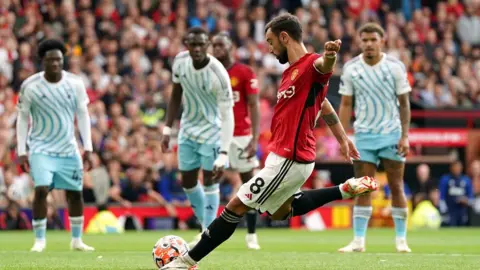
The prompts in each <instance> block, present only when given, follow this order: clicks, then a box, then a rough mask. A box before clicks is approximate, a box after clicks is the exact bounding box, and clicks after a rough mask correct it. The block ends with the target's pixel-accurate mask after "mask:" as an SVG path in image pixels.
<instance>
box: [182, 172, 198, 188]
mask: <svg viewBox="0 0 480 270" xmlns="http://www.w3.org/2000/svg"><path fill="white" fill-rule="evenodd" d="M197 183H198V169H195V170H192V171H182V187H183V188H186V189H190V188H193V187H195V186H196V185H197Z"/></svg>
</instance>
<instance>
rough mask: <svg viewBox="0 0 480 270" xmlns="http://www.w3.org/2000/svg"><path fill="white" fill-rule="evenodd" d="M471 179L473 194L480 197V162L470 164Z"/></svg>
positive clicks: (475, 161)
mask: <svg viewBox="0 0 480 270" xmlns="http://www.w3.org/2000/svg"><path fill="white" fill-rule="evenodd" d="M469 171H470V173H469V174H470V177H471V179H472V185H473V194H474V195H475V196H476V197H480V160H478V159H477V160H474V161H472V163H470V170H469Z"/></svg>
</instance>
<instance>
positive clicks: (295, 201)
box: [161, 177, 378, 270]
mask: <svg viewBox="0 0 480 270" xmlns="http://www.w3.org/2000/svg"><path fill="white" fill-rule="evenodd" d="M377 188H378V187H377V183H376V182H375V180H374V179H373V178H370V177H361V178H351V179H348V180H347V181H346V182H345V183H344V184H341V185H339V186H336V187H331V188H325V189H316V190H309V191H306V192H305V193H304V194H303V196H301V197H299V198H294V197H291V198H290V199H288V200H287V201H286V202H285V203H283V204H282V206H280V208H279V209H278V210H277V211H275V213H274V214H273V215H272V219H285V218H289V217H291V216H299V215H303V214H306V213H308V212H310V211H311V210H313V209H316V208H318V207H320V206H322V205H323V204H326V203H328V202H331V201H334V200H338V199H342V198H351V197H355V196H358V195H361V194H364V193H368V192H371V191H374V190H376V189H377ZM248 210H250V208H249V207H248V206H246V205H245V204H244V203H243V202H242V201H241V200H240V199H239V198H238V196H235V198H233V199H232V200H231V201H230V202H229V203H228V204H227V206H226V208H225V210H224V211H223V212H222V214H221V215H220V217H218V218H217V219H215V220H214V221H213V222H212V224H211V225H210V226H209V227H208V228H207V229H206V230H205V231H204V232H203V234H202V239H201V240H200V242H198V244H197V245H196V246H195V247H194V248H193V249H191V250H190V251H189V252H188V254H187V255H185V256H183V257H179V258H178V259H176V260H174V261H173V262H171V263H169V264H167V265H166V266H164V267H163V268H161V269H165V270H166V269H185V270H187V269H189V268H190V267H192V266H193V265H195V264H197V262H199V261H200V260H201V259H203V258H204V257H205V256H207V255H208V254H209V253H210V252H212V251H213V250H214V249H215V248H217V247H218V246H219V245H220V244H222V243H223V242H225V241H226V240H227V239H228V238H230V236H232V234H233V233H234V232H235V229H236V228H237V225H238V223H239V222H240V220H241V219H242V217H243V216H244V215H245V214H246V213H247V212H248Z"/></svg>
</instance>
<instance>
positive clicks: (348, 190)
mask: <svg viewBox="0 0 480 270" xmlns="http://www.w3.org/2000/svg"><path fill="white" fill-rule="evenodd" d="M377 189H378V184H377V181H375V179H374V178H373V177H370V176H363V177H360V178H350V179H348V180H347V181H345V183H343V184H341V185H340V191H341V192H342V196H343V198H344V199H348V198H353V197H357V196H360V195H363V194H367V193H370V192H372V191H375V190H377Z"/></svg>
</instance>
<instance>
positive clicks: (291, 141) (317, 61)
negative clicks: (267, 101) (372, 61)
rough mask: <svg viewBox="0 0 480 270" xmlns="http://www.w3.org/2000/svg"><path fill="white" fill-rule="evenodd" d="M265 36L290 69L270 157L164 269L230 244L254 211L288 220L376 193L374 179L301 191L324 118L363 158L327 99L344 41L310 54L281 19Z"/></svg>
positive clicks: (291, 22)
mask: <svg viewBox="0 0 480 270" xmlns="http://www.w3.org/2000/svg"><path fill="white" fill-rule="evenodd" d="M265 37H266V40H267V42H268V44H269V48H270V52H271V53H273V54H274V55H275V56H276V57H277V59H278V61H279V62H280V63H282V64H283V63H287V62H288V63H289V64H290V66H289V67H288V69H286V70H285V71H284V72H283V74H282V81H281V84H280V88H279V90H278V94H277V104H276V106H275V110H274V116H273V119H272V126H271V131H272V137H271V141H270V144H269V148H270V151H271V153H270V154H269V156H268V157H267V160H266V161H265V167H264V168H263V169H262V170H261V171H260V172H259V173H258V174H257V175H255V176H254V177H253V178H252V179H250V180H249V181H248V182H247V183H245V184H243V185H242V187H241V188H240V190H239V191H238V193H237V196H236V197H235V198H233V199H232V200H231V201H230V202H229V203H228V205H227V206H226V208H225V209H224V211H223V212H222V214H221V215H220V216H219V217H218V218H217V219H215V220H214V221H213V222H212V223H211V224H210V226H209V227H208V229H206V230H205V231H204V232H203V234H202V239H201V240H200V242H198V244H197V245H196V246H195V247H194V248H193V249H191V250H190V251H189V252H188V254H185V255H184V256H182V257H179V258H178V259H176V260H174V261H173V262H171V263H170V264H167V265H166V266H164V267H163V268H162V269H188V268H189V267H191V266H193V265H196V264H197V262H199V261H200V260H201V259H203V258H204V257H205V256H207V255H208V254H209V253H210V252H211V251H213V250H214V249H215V248H216V247H218V246H219V245H220V244H221V243H223V242H224V241H225V240H227V239H228V238H229V237H230V236H231V235H232V234H233V232H234V231H235V229H236V227H237V224H238V223H239V221H240V219H241V218H242V217H243V215H244V214H245V213H246V212H247V211H249V210H250V209H252V208H253V209H256V210H258V211H260V212H267V213H269V214H270V215H271V218H272V219H287V218H289V217H292V216H299V215H303V214H306V213H308V212H309V211H311V210H313V209H316V208H318V207H320V206H322V205H324V204H325V203H328V202H331V201H334V200H341V199H345V198H351V197H355V196H358V195H360V194H365V193H368V192H372V191H374V190H376V189H377V183H376V181H375V180H374V179H373V178H371V177H366V176H365V177H361V178H351V179H348V180H347V181H346V182H345V183H343V184H340V185H339V186H335V187H330V188H324V189H315V190H308V191H304V192H301V191H300V190H299V188H300V187H301V186H302V185H303V183H304V182H305V180H306V179H307V178H308V177H309V176H310V174H311V173H312V170H313V168H314V165H315V162H314V161H315V145H316V144H315V136H314V133H313V130H314V128H315V126H316V122H317V120H318V118H319V117H322V118H323V120H324V121H325V122H326V123H327V125H328V126H329V127H330V129H331V131H332V133H333V134H334V135H335V136H336V138H337V140H338V142H339V144H340V149H341V152H342V154H343V156H344V157H345V159H346V160H348V161H350V162H351V159H358V158H359V154H358V151H357V149H356V148H355V146H354V145H353V143H352V142H351V141H350V139H348V137H347V135H346V134H345V130H344V129H343V127H342V125H341V124H340V121H339V119H338V116H337V114H336V112H335V110H334V109H333V108H332V106H331V104H330V103H329V102H328V100H326V99H325V96H326V94H327V90H328V81H329V78H330V76H331V74H332V71H333V67H334V65H335V62H336V56H337V52H338V51H339V50H340V46H341V41H340V40H336V41H329V42H327V43H325V46H324V49H325V50H324V54H323V55H319V54H315V53H313V54H312V53H307V49H306V48H305V45H304V44H303V41H302V28H301V25H300V22H299V20H298V18H297V17H295V16H293V15H291V14H288V13H286V14H282V15H279V16H277V17H275V18H274V19H273V20H272V21H270V22H269V23H268V24H267V25H266V26H265Z"/></svg>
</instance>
